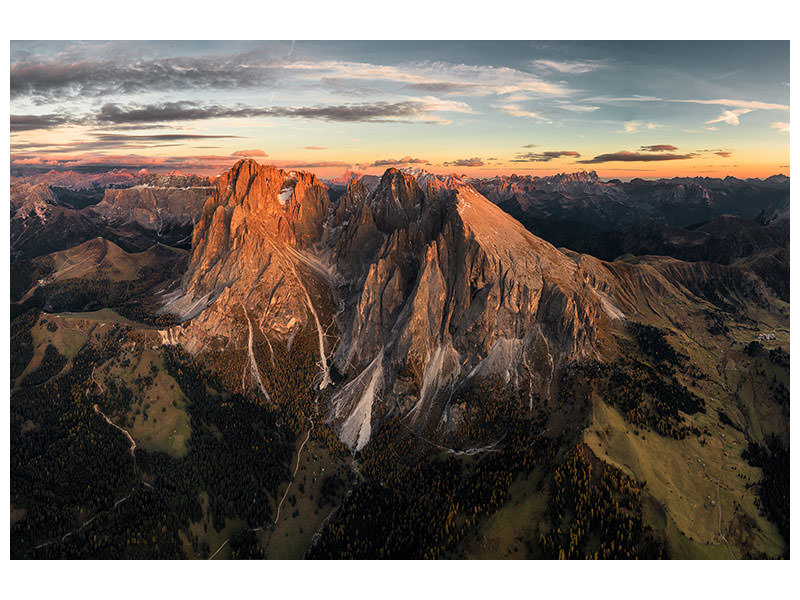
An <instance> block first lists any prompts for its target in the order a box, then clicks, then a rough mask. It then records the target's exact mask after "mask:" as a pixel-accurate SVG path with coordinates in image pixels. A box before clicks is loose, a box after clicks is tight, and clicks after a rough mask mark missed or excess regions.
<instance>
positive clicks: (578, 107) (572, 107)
mask: <svg viewBox="0 0 800 600" xmlns="http://www.w3.org/2000/svg"><path fill="white" fill-rule="evenodd" d="M557 108H560V109H562V110H568V111H570V112H577V113H591V112H594V111H596V110H600V107H599V106H589V105H586V104H559V105H558V106H557Z"/></svg>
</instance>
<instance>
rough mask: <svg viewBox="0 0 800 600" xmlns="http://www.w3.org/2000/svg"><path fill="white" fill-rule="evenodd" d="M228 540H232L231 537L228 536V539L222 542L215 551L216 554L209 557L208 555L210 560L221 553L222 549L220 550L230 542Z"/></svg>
mask: <svg viewBox="0 0 800 600" xmlns="http://www.w3.org/2000/svg"><path fill="white" fill-rule="evenodd" d="M228 540H230V538H228V539H227V540H225V541H224V542H222V544H220V547H219V548H217V549H216V551H215V552H214V554H212V555H211V556H209V557H208V560H211V559H212V558H214V557H215V556H216V555H217V554H219V551H220V550H222V549H223V548H224V547H225V544H227V543H228Z"/></svg>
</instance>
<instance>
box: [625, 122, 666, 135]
mask: <svg viewBox="0 0 800 600" xmlns="http://www.w3.org/2000/svg"><path fill="white" fill-rule="evenodd" d="M663 127H664V126H663V125H659V124H658V123H645V122H644V121H625V122H624V123H623V124H622V130H621V131H618V132H617V133H638V132H639V131H642V130H653V129H661V128H663Z"/></svg>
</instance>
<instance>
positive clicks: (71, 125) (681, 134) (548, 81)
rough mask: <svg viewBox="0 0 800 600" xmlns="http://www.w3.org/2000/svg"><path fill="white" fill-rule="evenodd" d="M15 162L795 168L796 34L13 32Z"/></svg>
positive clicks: (327, 168)
mask: <svg viewBox="0 0 800 600" xmlns="http://www.w3.org/2000/svg"><path fill="white" fill-rule="evenodd" d="M10 58H11V77H10V94H11V100H10V108H11V169H12V173H14V172H21V171H24V170H32V169H44V170H49V169H51V168H53V169H57V170H68V169H83V170H93V169H97V170H102V169H112V168H122V167H124V168H128V169H135V170H139V169H147V170H148V171H151V172H171V171H180V172H184V173H190V172H191V173H203V174H216V173H219V172H221V171H223V170H226V169H228V168H230V166H231V165H232V164H233V163H234V162H235V161H236V160H239V159H240V158H243V157H249V158H254V159H256V160H258V161H259V162H264V163H269V164H275V165H277V166H281V167H286V168H297V169H305V170H310V171H313V172H315V173H317V174H318V175H319V176H321V177H332V176H337V175H340V174H342V173H343V172H344V171H345V170H356V171H362V172H367V173H375V174H379V173H382V172H383V171H384V170H385V169H386V168H388V167H398V168H403V167H409V166H414V167H420V168H424V169H426V170H428V171H432V172H437V173H464V174H467V175H471V176H476V177H480V176H491V175H495V174H511V173H517V174H533V175H548V174H554V173H563V172H576V171H583V170H587V171H588V170H594V171H596V172H597V173H598V174H599V175H600V176H601V177H604V178H621V179H629V178H633V177H644V178H658V177H673V176H711V177H724V176H727V175H733V176H736V177H767V176H770V175H773V174H776V173H783V174H786V175H789V43H788V42H775V41H767V42H756V41H749V42H744V41H734V42H724V41H710V42H687V41H676V42H668V41H645V42H632V41H625V42H601V41H592V42H578V41H564V42H557V41H552V42H542V41H537V42H512V41H500V42H487V41H464V42H459V41H442V42H435V41H427V42H426V41H413V42H390V41H378V42H357V41H337V42H330V41H328V42H311V41H302V42H292V41H286V42H245V41H231V42H224V41H213V42H207V41H206V42H191V41H179V42H167V41H161V42H142V41H137V42H119V41H114V42H96V41H95V42H68V41H59V42H12V43H11V51H10Z"/></svg>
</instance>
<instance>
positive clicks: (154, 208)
mask: <svg viewBox="0 0 800 600" xmlns="http://www.w3.org/2000/svg"><path fill="white" fill-rule="evenodd" d="M212 191H213V188H212V186H211V182H210V181H208V180H207V179H203V178H201V177H196V176H194V177H183V176H169V175H167V176H152V175H151V176H147V177H145V178H144V179H143V180H142V182H141V183H140V184H139V185H136V186H133V187H129V188H124V189H108V190H106V192H105V196H104V197H103V200H102V201H101V202H99V203H98V204H97V205H95V206H92V207H89V209H88V211H89V212H90V213H92V214H93V215H95V216H96V217H98V218H99V219H101V220H104V221H106V222H109V223H114V224H129V223H134V224H136V225H138V226H139V227H142V228H143V229H146V230H150V231H154V232H156V233H161V232H163V231H165V230H170V229H174V228H180V227H191V226H192V225H194V224H195V223H196V222H197V219H198V218H199V216H200V212H201V210H202V207H203V204H204V203H205V201H206V200H207V199H208V197H209V196H210V195H211V193H212Z"/></svg>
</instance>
